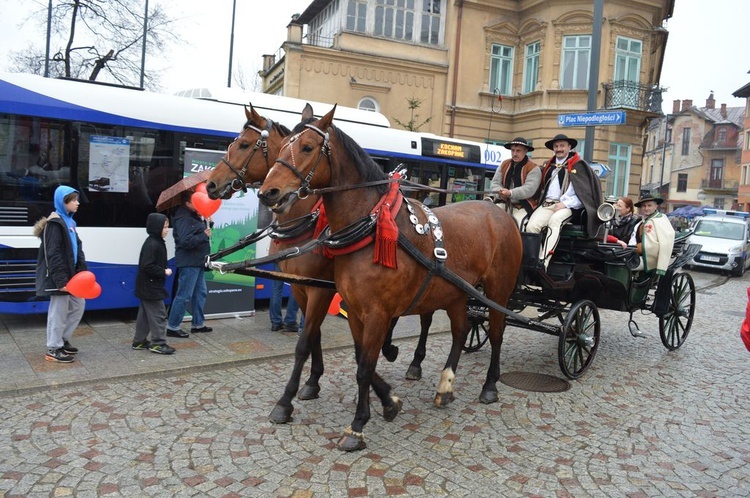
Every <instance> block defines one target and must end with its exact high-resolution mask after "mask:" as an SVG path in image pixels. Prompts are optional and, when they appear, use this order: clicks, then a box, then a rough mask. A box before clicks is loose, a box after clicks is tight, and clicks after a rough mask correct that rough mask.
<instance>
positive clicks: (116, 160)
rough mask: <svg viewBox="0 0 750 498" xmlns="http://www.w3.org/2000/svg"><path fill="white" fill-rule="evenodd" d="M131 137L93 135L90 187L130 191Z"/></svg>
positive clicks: (103, 189) (90, 151)
mask: <svg viewBox="0 0 750 498" xmlns="http://www.w3.org/2000/svg"><path fill="white" fill-rule="evenodd" d="M129 165H130V139H128V138H121V137H104V136H98V135H93V136H92V137H91V139H90V140H89V189H91V190H99V191H106V192H124V193H127V192H128V185H129V184H128V181H129V177H128V167H129Z"/></svg>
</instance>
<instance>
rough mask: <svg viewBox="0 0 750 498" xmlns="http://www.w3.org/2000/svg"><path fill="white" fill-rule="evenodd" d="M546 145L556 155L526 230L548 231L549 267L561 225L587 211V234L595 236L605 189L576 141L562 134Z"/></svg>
mask: <svg viewBox="0 0 750 498" xmlns="http://www.w3.org/2000/svg"><path fill="white" fill-rule="evenodd" d="M544 145H545V146H546V147H547V148H548V149H550V150H551V151H553V152H554V153H555V155H554V156H553V157H552V159H550V160H549V161H547V163H546V164H545V165H544V169H543V171H542V194H541V196H540V197H539V203H540V204H541V205H540V206H539V207H538V208H537V209H536V210H535V211H534V213H533V214H532V215H531V218H530V219H529V222H528V225H527V226H526V231H527V232H535V233H541V232H542V230H543V229H545V228H546V229H547V232H546V237H545V239H544V240H543V241H542V246H541V251H540V252H541V253H540V258H541V259H543V260H544V266H545V267H547V265H549V260H550V259H551V258H552V255H553V254H554V252H555V248H556V247H557V243H558V241H559V240H560V229H561V228H562V225H563V224H564V223H566V222H568V221H569V220H571V218H573V216H574V214H576V213H577V212H584V211H585V212H586V232H587V233H588V236H589V237H595V236H596V234H597V230H598V229H599V225H600V224H601V221H600V220H599V218H598V217H597V215H596V210H597V208H598V207H599V205H600V204H601V203H602V187H601V184H600V183H599V177H598V176H596V173H594V171H593V170H592V169H591V167H590V166H589V165H588V164H587V163H586V161H584V160H583V159H581V156H579V155H578V153H577V152H574V151H573V150H572V149H574V148H575V147H576V145H578V141H577V140H575V139H574V138H568V137H567V135H563V134H559V135H556V136H555V137H554V138H552V139H551V140H548V141H547V142H545V144H544Z"/></svg>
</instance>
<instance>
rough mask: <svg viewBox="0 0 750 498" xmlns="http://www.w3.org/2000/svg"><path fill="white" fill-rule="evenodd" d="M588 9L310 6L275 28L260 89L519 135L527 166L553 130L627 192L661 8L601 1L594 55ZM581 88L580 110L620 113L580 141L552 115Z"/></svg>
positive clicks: (651, 110)
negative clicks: (525, 143)
mask: <svg viewBox="0 0 750 498" xmlns="http://www.w3.org/2000/svg"><path fill="white" fill-rule="evenodd" d="M595 3H596V2H595V1H591V0H588V1H584V0H474V1H471V0H329V1H326V0H315V1H313V2H311V4H310V5H309V7H308V8H307V9H306V10H305V11H304V12H303V13H302V14H301V16H299V17H298V18H297V19H295V20H293V21H292V23H291V24H290V25H289V26H288V37H287V41H286V42H285V43H284V44H283V46H282V49H283V50H282V51H281V52H280V53H283V55H282V56H281V57H280V58H278V59H277V57H275V56H265V57H264V63H263V70H262V71H261V77H262V80H263V88H264V91H265V92H268V93H276V94H281V95H285V96H289V97H296V98H301V99H309V100H315V101H319V102H330V103H331V104H333V103H338V104H341V105H346V106H352V107H360V108H365V109H371V110H375V111H379V112H381V113H383V114H384V115H385V116H386V117H388V119H389V120H390V121H391V125H392V126H394V127H406V128H410V129H418V131H423V132H432V133H435V134H438V135H443V136H448V137H457V138H464V139H470V140H476V141H489V142H498V143H503V142H506V141H509V140H511V139H512V138H514V137H517V136H523V137H525V138H526V139H527V140H529V141H530V142H531V143H532V144H533V145H534V146H535V147H536V148H537V150H536V151H535V152H534V153H533V155H534V157H535V158H536V159H537V161H541V160H545V159H548V158H549V157H551V155H552V153H551V151H548V150H546V149H545V148H544V145H543V144H544V142H545V141H546V140H548V139H550V138H551V137H553V136H554V135H556V134H558V133H565V134H567V135H568V136H570V137H571V138H575V139H577V140H579V142H580V145H579V147H578V149H577V150H578V151H579V153H582V156H584V157H586V156H587V154H588V155H589V156H590V157H591V158H592V160H593V161H594V162H598V163H603V164H606V165H608V166H609V168H610V169H611V170H612V174H611V175H610V176H609V177H608V178H607V179H606V180H605V181H604V182H603V183H604V185H605V187H604V188H605V193H606V194H608V195H631V196H637V195H638V192H639V188H640V185H641V176H642V175H641V174H642V164H643V154H644V147H645V139H646V129H647V127H648V124H649V122H650V120H652V119H654V118H656V117H658V116H659V115H660V114H661V89H660V88H659V87H658V82H659V77H660V73H661V67H662V62H663V58H664V48H665V46H666V42H667V31H666V30H665V29H664V28H663V27H662V23H663V21H664V20H666V19H668V18H669V17H671V15H672V11H673V8H674V0H637V1H633V0H607V1H606V2H602V3H603V11H602V17H601V44H600V50H598V51H597V50H596V47H594V46H593V40H594V38H595V33H594V29H593V28H594V4H595ZM597 54H598V58H597ZM597 60H598V65H599V70H598V72H596V73H595V74H591V73H592V67H595V65H596V64H595V63H596V61H597ZM590 78H596V79H597V80H598V84H597V85H596V89H597V90H596V98H595V102H596V104H595V107H594V108H593V109H592V110H595V111H600V112H601V111H624V112H625V114H626V120H625V122H624V123H623V124H619V125H604V126H596V127H594V135H593V137H594V138H593V143H591V144H589V143H586V141H585V140H584V139H585V127H561V126H560V125H559V124H558V123H559V118H560V115H561V114H567V113H582V112H586V111H587V109H588V100H589V81H590ZM410 107H411V108H410ZM320 111H325V110H320ZM320 111H318V110H317V109H316V112H320ZM585 149H590V150H588V151H586V150H585Z"/></svg>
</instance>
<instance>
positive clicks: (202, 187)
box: [195, 182, 208, 195]
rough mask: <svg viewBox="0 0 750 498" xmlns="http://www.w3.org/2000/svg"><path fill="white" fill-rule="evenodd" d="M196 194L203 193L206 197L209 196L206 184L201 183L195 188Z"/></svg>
mask: <svg viewBox="0 0 750 498" xmlns="http://www.w3.org/2000/svg"><path fill="white" fill-rule="evenodd" d="M195 191H196V192H202V193H204V194H206V195H208V191H207V190H206V182H201V183H199V184H198V185H196V186H195Z"/></svg>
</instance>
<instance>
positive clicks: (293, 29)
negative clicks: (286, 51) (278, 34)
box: [286, 14, 302, 44]
mask: <svg viewBox="0 0 750 498" xmlns="http://www.w3.org/2000/svg"><path fill="white" fill-rule="evenodd" d="M297 19H299V14H293V15H292V20H291V22H290V23H289V24H288V25H287V27H286V41H288V42H290V43H297V44H300V43H302V25H301V24H300V23H299V22H298V21H297Z"/></svg>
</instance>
